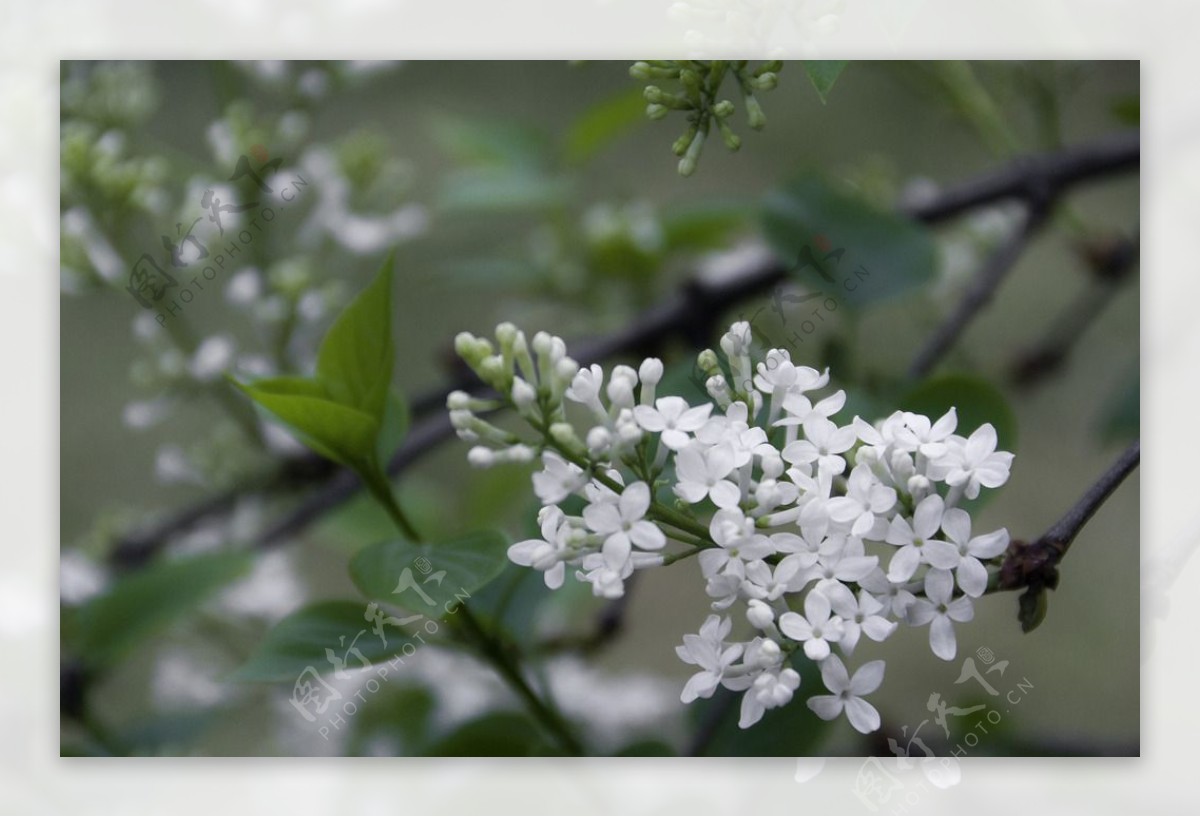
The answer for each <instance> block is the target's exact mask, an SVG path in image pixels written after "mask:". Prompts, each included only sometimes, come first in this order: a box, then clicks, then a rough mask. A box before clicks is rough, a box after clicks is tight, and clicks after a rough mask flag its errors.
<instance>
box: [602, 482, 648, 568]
mask: <svg viewBox="0 0 1200 817" xmlns="http://www.w3.org/2000/svg"><path fill="white" fill-rule="evenodd" d="M649 509H650V487H649V486H648V485H646V483H644V482H635V483H633V484H632V485H630V486H629V487H627V488H626V489H625V490H624V491H622V492H621V498H620V499H619V500H618V501H617V502H616V503H612V502H603V503H593V504H591V505H588V506H587V507H586V508H584V509H583V520H584V522H586V523H587V526H588V527H589V528H590V529H591V530H592V531H594V532H595V533H598V534H600V535H601V536H604V537H605V539H604V547H603V552H604V556H605V559H606V560H609V561H610V562H613V563H616V562H624V561H625V560H626V559H628V558H629V554H630V553H631V552H632V550H633V546H634V545H637V546H638V547H639V548H642V549H643V550H661V549H662V547H663V545H665V544H666V543H667V540H666V537H665V536H664V535H663V532H662V530H660V529H659V527H658V526H657V525H655V524H654V523H653V522H647V521H646V518H645V517H646V511H647V510H649Z"/></svg>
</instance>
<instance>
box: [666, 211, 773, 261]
mask: <svg viewBox="0 0 1200 817" xmlns="http://www.w3.org/2000/svg"><path fill="white" fill-rule="evenodd" d="M750 212H752V210H751V208H750V207H749V206H748V205H747V204H746V203H739V202H720V203H706V204H690V205H685V206H682V207H676V208H673V209H670V210H668V211H667V212H665V213H664V214H663V217H662V227H663V238H664V239H665V243H666V246H667V250H668V251H673V250H711V249H718V248H721V247H724V246H726V244H727V242H728V240H729V236H730V235H731V234H732V233H733V232H734V231H736V230H738V229H740V228H742V227H744V226H746V223H747V220H748V219H747V214H748V213H750Z"/></svg>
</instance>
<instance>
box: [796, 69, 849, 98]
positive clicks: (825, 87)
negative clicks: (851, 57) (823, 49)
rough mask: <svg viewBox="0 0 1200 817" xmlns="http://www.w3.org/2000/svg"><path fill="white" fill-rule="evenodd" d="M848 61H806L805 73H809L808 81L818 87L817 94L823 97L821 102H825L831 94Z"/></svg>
mask: <svg viewBox="0 0 1200 817" xmlns="http://www.w3.org/2000/svg"><path fill="white" fill-rule="evenodd" d="M846 62H847V61H846V60H805V61H804V73H806V74H808V81H809V82H811V83H812V85H813V87H814V88H816V89H817V95H818V96H819V97H821V102H824V101H825V100H826V98H827V97H828V96H829V92H830V91H831V90H833V84H834V83H835V82H837V78H838V77H839V76H841V73H842V69H843V68H845V67H846Z"/></svg>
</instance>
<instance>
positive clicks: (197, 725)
mask: <svg viewBox="0 0 1200 817" xmlns="http://www.w3.org/2000/svg"><path fill="white" fill-rule="evenodd" d="M220 714H221V710H220V709H217V708H211V709H198V710H197V709H189V710H183V711H179V712H164V713H162V714H157V715H152V716H151V717H150V718H148V719H146V720H142V721H138V722H137V723H135V724H134V725H133V726H130V727H127V728H125V729H124V730H122V731H121V733H120V735H119V736H118V741H119V742H120V743H121V744H122V745H123V746H128V747H131V749H132V753H134V754H139V755H144V754H155V753H161V752H164V751H166V750H176V751H178V750H185V749H187V748H189V747H191V746H193V745H194V744H195V742H196V740H198V739H199V738H200V736H201V735H203V734H204V732H205V731H206V730H207V729H208V728H209V727H210V726H212V724H213V721H215V720H216V718H217V716H218V715H220Z"/></svg>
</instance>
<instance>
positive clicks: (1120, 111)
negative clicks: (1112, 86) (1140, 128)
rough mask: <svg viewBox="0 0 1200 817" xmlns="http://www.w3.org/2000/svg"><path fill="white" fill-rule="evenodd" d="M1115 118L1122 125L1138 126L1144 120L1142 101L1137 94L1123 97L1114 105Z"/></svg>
mask: <svg viewBox="0 0 1200 817" xmlns="http://www.w3.org/2000/svg"><path fill="white" fill-rule="evenodd" d="M1112 115H1113V118H1114V119H1116V120H1117V121H1118V122H1120V123H1121V124H1122V125H1133V126H1135V127H1136V126H1137V125H1138V124H1140V123H1141V120H1142V101H1141V98H1140V97H1138V96H1137V95H1136V94H1134V95H1132V96H1125V97H1121V98H1120V99H1118V100H1116V101H1115V102H1113V104H1112Z"/></svg>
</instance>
